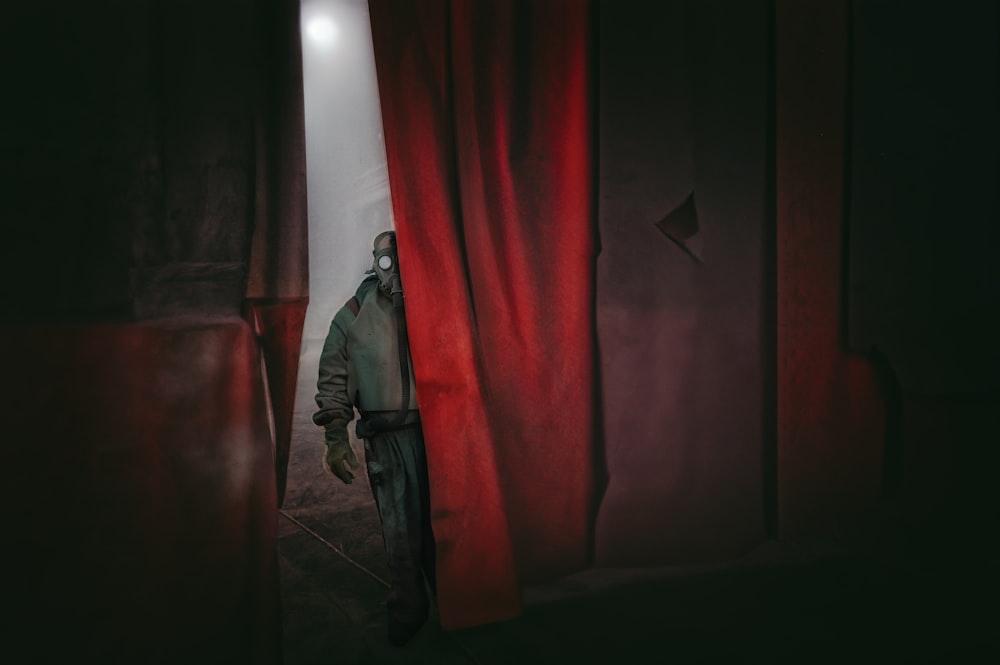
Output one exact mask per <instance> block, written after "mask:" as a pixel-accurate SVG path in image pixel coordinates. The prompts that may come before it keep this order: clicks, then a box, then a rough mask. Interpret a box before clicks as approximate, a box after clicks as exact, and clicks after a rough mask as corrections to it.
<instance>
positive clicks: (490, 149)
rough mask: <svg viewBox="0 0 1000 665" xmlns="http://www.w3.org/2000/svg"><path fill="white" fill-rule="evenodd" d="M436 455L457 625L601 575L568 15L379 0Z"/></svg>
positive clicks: (438, 516) (587, 196)
mask: <svg viewBox="0 0 1000 665" xmlns="http://www.w3.org/2000/svg"><path fill="white" fill-rule="evenodd" d="M369 6H370V12H371V20H372V34H373V41H374V47H375V60H376V67H377V72H378V78H379V90H380V97H381V106H382V120H383V126H384V137H385V145H386V153H387V158H388V167H389V181H390V188H391V190H392V199H393V211H394V215H395V223H396V228H397V233H398V240H399V251H400V264H401V266H403V277H404V288H405V289H406V294H407V296H406V297H407V318H408V322H409V330H410V338H411V339H410V344H411V350H412V353H413V359H414V369H415V373H416V380H417V389H418V395H419V400H420V408H421V411H422V414H423V421H424V429H425V435H426V439H427V454H428V464H429V473H430V482H431V503H432V520H433V526H434V532H435V537H436V539H437V541H438V579H439V606H440V611H441V621H442V625H444V626H445V627H446V628H456V627H461V626H467V625H475V624H477V623H483V622H486V621H493V620H500V619H505V618H509V617H511V616H514V615H516V614H517V613H518V612H519V587H520V586H521V585H523V584H529V583H532V582H538V581H541V580H545V579H551V578H554V577H556V576H560V575H563V574H567V573H570V572H573V571H574V570H579V569H580V568H583V567H585V566H586V565H588V563H589V556H590V547H589V543H590V537H591V525H592V503H593V497H594V485H595V483H594V458H595V454H594V451H595V418H594V412H595V409H594V406H595V370H594V367H595V341H594V340H595V336H594V326H593V307H594V262H595V252H596V234H595V229H596V226H595V220H594V209H593V208H594V205H593V200H594V197H593V156H592V126H593V119H592V112H591V108H592V104H591V76H590V71H589V70H590V67H589V64H590V57H589V51H590V42H591V27H592V26H591V19H590V11H589V7H588V4H587V3H584V2H577V1H570V0H563V1H545V2H538V1H532V2H527V1H522V2H509V3H493V2H475V1H465V2H459V1H454V2H448V1H447V0H421V1H419V2H412V3H395V2H390V1H388V0H370V3H369Z"/></svg>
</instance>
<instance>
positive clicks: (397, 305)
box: [313, 231, 435, 646]
mask: <svg viewBox="0 0 1000 665" xmlns="http://www.w3.org/2000/svg"><path fill="white" fill-rule="evenodd" d="M372 254H373V255H374V261H373V263H372V269H371V271H369V272H370V274H369V276H368V277H366V278H365V279H364V280H363V281H362V282H361V285H360V286H359V287H358V289H357V292H356V293H355V295H354V297H352V298H351V299H350V300H348V301H347V303H346V304H345V305H344V306H343V307H342V308H341V309H340V310H339V311H338V312H337V314H336V315H335V316H334V317H333V322H332V323H331V324H330V332H329V333H328V334H327V337H326V342H325V344H324V345H323V352H322V355H321V356H320V361H319V379H318V381H317V388H318V392H317V394H316V404H317V405H318V406H319V410H318V411H316V413H315V414H314V415H313V422H314V423H316V424H317V425H319V426H321V427H323V428H324V430H325V441H326V455H325V458H324V466H325V467H326V468H327V470H328V471H330V472H331V473H332V474H333V475H335V476H336V477H337V478H339V479H340V480H342V481H343V482H345V483H350V482H352V481H353V480H354V473H353V471H352V470H356V469H357V468H358V466H359V465H358V459H357V456H356V455H355V454H354V450H353V449H352V448H351V443H350V439H349V437H348V434H347V424H348V423H349V422H350V421H351V420H353V418H354V409H355V408H357V409H358V412H359V413H360V414H361V417H360V419H359V420H358V422H357V424H356V426H355V433H356V434H357V436H358V438H359V439H363V440H364V447H365V465H366V467H367V472H368V479H369V481H370V483H371V487H372V493H373V494H374V496H375V503H376V505H377V506H378V512H379V518H380V519H381V522H382V537H383V540H384V541H385V552H386V558H387V560H388V566H389V572H390V589H389V599H388V609H389V642H390V643H391V644H393V645H396V646H400V645H402V644H405V643H406V642H407V641H408V640H409V639H410V638H411V637H413V635H414V634H415V633H416V632H417V631H418V630H419V629H420V626H421V625H423V623H424V622H425V621H426V620H427V612H428V602H429V601H428V595H427V590H426V588H425V586H424V578H425V576H426V579H427V582H428V583H429V584H430V586H431V589H432V590H433V589H434V586H435V576H434V538H433V534H432V532H431V527H430V511H429V507H428V504H429V499H428V489H427V462H426V458H425V454H424V440H423V433H422V431H421V428H420V412H419V410H418V408H417V396H416V389H415V384H414V380H413V370H412V363H411V362H410V357H409V346H408V344H407V340H406V317H405V312H404V309H403V288H402V282H401V279H400V274H399V260H398V256H397V253H396V234H395V233H394V232H393V231H385V232H383V233H380V234H379V235H378V236H376V237H375V241H374V249H373V251H372Z"/></svg>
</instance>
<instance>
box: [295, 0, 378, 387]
mask: <svg viewBox="0 0 1000 665" xmlns="http://www.w3.org/2000/svg"><path fill="white" fill-rule="evenodd" d="M301 8H302V14H301V16H302V66H303V77H304V87H305V125H306V167H307V177H308V204H309V310H308V313H307V315H306V321H305V329H304V332H303V337H304V340H303V342H304V343H303V349H304V351H306V352H307V353H308V350H309V349H310V348H311V347H314V346H315V344H316V343H317V342H319V343H321V342H322V339H323V338H324V337H325V336H326V331H327V329H328V328H329V325H330V320H331V319H332V318H333V315H334V314H335V313H336V311H337V309H339V308H340V306H341V305H343V304H344V302H345V301H346V300H347V299H348V298H350V297H351V295H353V294H354V290H355V288H356V287H357V285H358V283H359V282H360V281H361V279H362V278H363V277H364V271H365V270H367V269H368V268H369V267H370V266H371V242H372V239H373V238H374V237H375V235H376V234H378V233H379V232H380V231H383V230H386V229H389V228H392V221H391V216H392V206H391V204H390V200H389V180H388V173H387V171H386V161H385V146H384V145H383V142H382V115H381V112H380V110H379V98H378V86H377V81H376V77H375V60H374V53H373V50H372V40H371V25H370V22H369V18H368V3H367V1H366V0H302V3H301ZM310 355H311V354H310ZM304 369H306V368H304ZM312 369H313V370H314V369H315V368H312ZM308 371H311V370H308Z"/></svg>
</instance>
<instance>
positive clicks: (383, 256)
mask: <svg viewBox="0 0 1000 665" xmlns="http://www.w3.org/2000/svg"><path fill="white" fill-rule="evenodd" d="M372 247H373V249H372V256H374V257H375V259H374V260H373V261H372V272H374V273H375V274H376V275H377V276H378V281H379V286H380V287H381V288H382V290H383V291H384V292H385V293H386V295H390V296H391V295H392V294H393V293H402V292H403V285H402V282H401V281H400V278H399V257H398V256H397V255H396V232H395V231H383V232H382V233H380V234H378V235H377V236H375V241H374V242H373V243H372Z"/></svg>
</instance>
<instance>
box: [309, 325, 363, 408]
mask: <svg viewBox="0 0 1000 665" xmlns="http://www.w3.org/2000/svg"><path fill="white" fill-rule="evenodd" d="M353 322H354V313H353V312H351V310H350V309H349V308H348V307H347V306H344V307H341V308H340V311H338V312H337V315H336V316H334V317H333V321H332V322H331V323H330V332H329V333H327V335H326V342H324V343H323V352H322V353H321V354H320V357H319V377H318V379H317V381H316V389H317V391H316V406H318V407H319V409H318V410H317V411H316V413H314V414H313V422H314V423H316V424H317V425H319V426H321V427H322V426H327V425H335V426H341V427H342V426H344V425H346V424H347V423H349V422H350V421H351V420H353V419H354V403H353V400H352V399H351V397H350V396H349V395H348V394H347V330H348V328H350V326H351V324H352V323H353Z"/></svg>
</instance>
